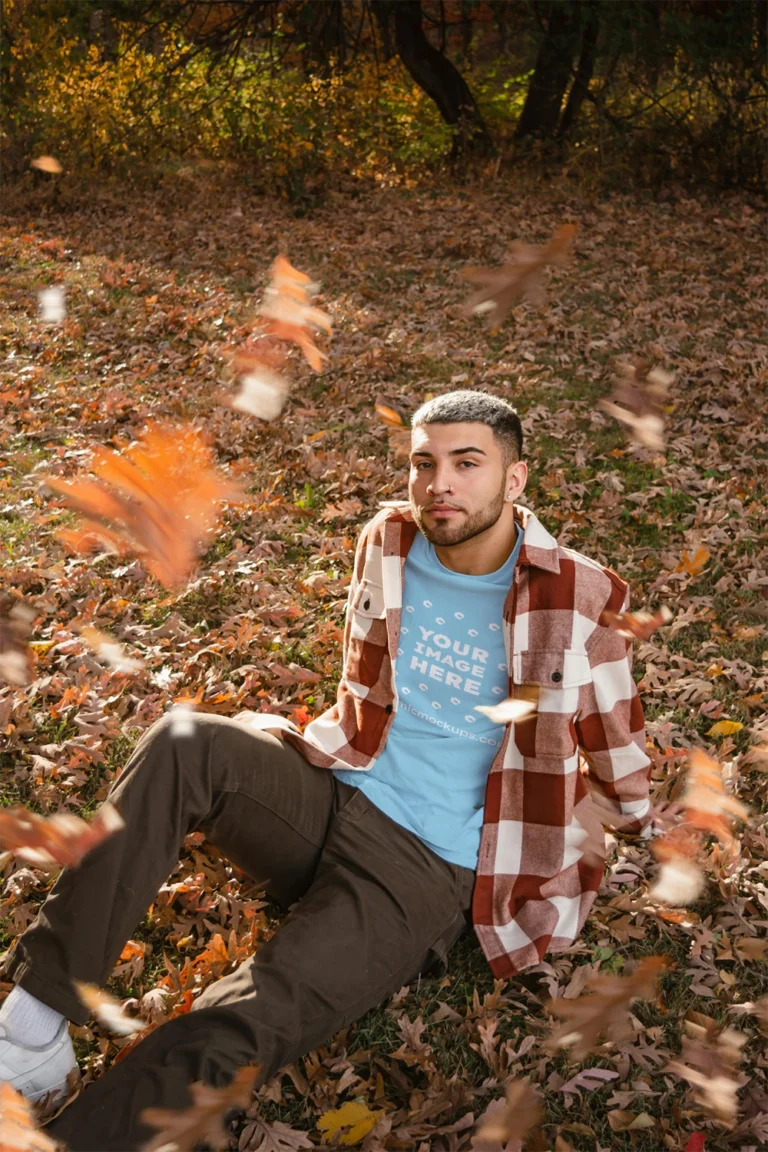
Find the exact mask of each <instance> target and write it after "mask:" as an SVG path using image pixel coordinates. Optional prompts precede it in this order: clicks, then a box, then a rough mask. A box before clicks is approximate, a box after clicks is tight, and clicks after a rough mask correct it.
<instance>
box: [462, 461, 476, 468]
mask: <svg viewBox="0 0 768 1152" xmlns="http://www.w3.org/2000/svg"><path fill="white" fill-rule="evenodd" d="M461 463H462V464H468V465H469V467H470V468H477V464H475V462H474V460H462V461H461Z"/></svg>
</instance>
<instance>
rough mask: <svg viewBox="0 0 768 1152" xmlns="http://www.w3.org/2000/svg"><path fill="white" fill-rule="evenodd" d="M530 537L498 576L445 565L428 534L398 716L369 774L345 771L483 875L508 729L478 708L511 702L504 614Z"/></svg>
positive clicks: (404, 647)
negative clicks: (497, 761) (494, 786)
mask: <svg viewBox="0 0 768 1152" xmlns="http://www.w3.org/2000/svg"><path fill="white" fill-rule="evenodd" d="M522 540H523V534H522V532H520V531H518V533H517V540H516V542H515V547H514V549H513V551H512V554H511V555H510V557H509V559H508V560H507V561H506V562H505V563H504V564H503V565H502V567H501V568H499V569H498V570H497V571H496V572H490V573H488V574H487V575H485V576H466V575H464V574H463V573H460V572H452V571H451V570H450V569H449V568H446V567H444V565H443V564H441V563H440V561H439V559H438V558H437V555H436V553H435V549H434V547H433V545H432V544H430V543H429V541H428V540H427V539H426V537H425V536H423V535H422V533H421V532H419V533H418V534H417V535H416V538H415V540H414V542H413V544H412V545H411V548H410V551H409V552H408V555H407V556H406V559H405V584H404V588H403V612H402V618H401V627H400V647H399V648H398V651H397V664H396V673H395V683H396V688H397V697H398V704H397V711H396V713H395V716H394V719H393V721H392V726H391V728H390V730H389V735H388V737H387V741H386V744H385V745H384V749H383V751H382V753H381V755H380V756H379V758H378V760H377V761H376V762H375V764H374V765H373V767H372V768H370V769H368V771H363V772H361V771H358V772H354V771H347V770H346V769H344V770H343V771H342V770H340V771H338V773H337V774H338V776H339V778H340V779H341V780H343V781H344V782H345V783H347V784H352V785H353V786H355V787H357V788H361V789H362V791H363V792H364V793H365V794H366V796H367V797H368V798H369V800H371V802H372V803H373V804H375V805H376V806H377V808H380V809H381V810H382V811H383V812H386V814H387V815H388V816H390V817H391V818H392V819H393V820H396V821H397V823H398V824H401V825H402V826H403V827H404V828H408V829H409V830H410V831H411V832H414V833H415V834H416V835H417V836H418V837H420V839H421V840H423V841H424V843H425V844H427V845H428V847H429V848H431V849H432V850H433V851H434V852H436V853H437V854H438V855H439V856H442V857H443V858H444V859H446V860H448V861H450V862H451V863H452V864H460V865H462V866H463V867H464V868H472V869H475V868H476V867H477V855H478V852H479V850H480V832H481V830H482V826H483V809H484V805H485V784H486V780H487V777H488V770H489V769H490V766H491V764H492V762H493V759H494V757H495V755H496V753H497V752H498V750H499V748H500V747H501V742H502V739H503V736H504V725H503V724H494V723H492V722H491V721H490V720H489V719H488V718H487V717H486V716H484V715H483V714H482V712H475V710H474V709H475V705H477V704H496V703H498V702H499V701H501V700H504V699H505V698H506V697H507V695H508V691H507V689H508V675H507V660H506V654H505V651H504V637H503V632H502V609H503V606H504V601H505V599H506V596H507V593H508V592H509V589H510V585H511V584H512V575H513V572H514V568H515V564H516V562H517V556H518V553H519V551H520V546H521V544H522Z"/></svg>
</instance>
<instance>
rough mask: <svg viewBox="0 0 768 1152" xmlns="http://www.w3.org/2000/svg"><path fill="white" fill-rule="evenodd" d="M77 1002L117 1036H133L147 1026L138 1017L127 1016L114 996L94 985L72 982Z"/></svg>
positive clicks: (80, 981)
mask: <svg viewBox="0 0 768 1152" xmlns="http://www.w3.org/2000/svg"><path fill="white" fill-rule="evenodd" d="M72 984H73V987H74V989H75V992H76V993H77V995H78V998H79V1000H80V1001H81V1002H82V1003H83V1004H84V1005H85V1006H86V1008H88V1009H89V1010H90V1011H91V1012H92V1013H93V1014H94V1016H95V1017H96V1019H97V1020H98V1021H99V1023H100V1024H103V1026H104V1027H105V1028H106V1029H107V1030H108V1031H109V1032H115V1033H117V1035H119V1036H133V1035H134V1033H136V1032H143V1031H144V1029H145V1028H146V1026H147V1024H146V1021H145V1020H141V1019H140V1018H139V1017H135V1016H127V1015H126V1014H125V1012H123V1009H122V1007H121V1005H120V1002H119V1001H118V1000H115V998H114V996H110V995H109V993H108V992H104V991H103V989H101V988H99V987H98V985H96V984H86V983H84V982H83V981H82V980H73V981H72Z"/></svg>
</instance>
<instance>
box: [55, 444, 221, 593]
mask: <svg viewBox="0 0 768 1152" xmlns="http://www.w3.org/2000/svg"><path fill="white" fill-rule="evenodd" d="M91 471H92V472H94V473H95V474H96V476H98V477H99V481H100V482H98V483H97V482H96V481H93V480H87V479H79V480H59V479H57V478H55V477H47V478H46V483H47V484H48V486H49V487H50V488H52V489H53V490H54V491H55V492H59V493H61V495H63V496H64V498H65V499H66V501H67V503H68V504H69V506H70V507H71V508H74V509H75V510H76V511H77V512H79V513H80V515H81V516H82V517H83V519H84V524H83V526H82V527H79V528H77V529H75V530H69V531H66V532H62V533H61V534H60V536H61V538H62V539H63V540H64V542H65V543H67V544H69V545H70V546H71V547H72V548H73V549H74V550H75V551H92V550H93V549H94V548H96V547H99V546H102V545H104V544H106V545H107V546H108V547H110V548H113V549H115V550H117V551H118V552H125V551H129V550H130V551H134V552H137V553H138V554H139V556H140V557H141V559H142V561H143V563H145V564H146V566H147V567H148V568H149V570H150V571H151V572H152V573H153V574H154V575H155V576H156V577H157V579H158V580H159V581H160V583H161V584H165V585H166V587H174V586H178V585H179V584H181V583H183V582H184V581H185V580H186V579H187V578H188V576H189V575H190V573H191V571H192V568H193V567H194V564H195V560H196V557H197V553H198V550H199V548H200V546H201V545H202V543H203V541H204V539H205V537H206V535H207V533H208V532H209V530H210V529H211V528H212V527H213V526H214V525H215V523H216V520H217V518H218V507H217V505H218V504H219V502H220V501H222V500H234V499H236V498H237V497H238V496H239V492H238V489H237V488H236V487H235V485H234V484H233V483H232V482H231V481H229V480H227V479H226V478H225V477H224V476H222V475H221V474H220V473H219V472H217V471H216V470H215V469H214V467H213V458H212V454H211V451H210V449H209V448H208V446H207V445H206V443H205V441H204V439H203V436H202V434H201V433H200V432H199V431H197V430H196V429H195V428H193V427H192V426H191V425H181V426H178V427H168V426H163V425H159V424H152V425H150V427H149V428H148V430H147V432H146V433H145V435H144V437H143V438H142V439H141V440H139V441H137V442H136V443H134V444H132V445H131V446H130V447H129V448H128V449H127V450H126V452H125V453H124V455H119V454H118V453H117V452H113V451H111V450H110V449H108V448H97V449H96V451H95V452H94V454H93V462H92V464H91Z"/></svg>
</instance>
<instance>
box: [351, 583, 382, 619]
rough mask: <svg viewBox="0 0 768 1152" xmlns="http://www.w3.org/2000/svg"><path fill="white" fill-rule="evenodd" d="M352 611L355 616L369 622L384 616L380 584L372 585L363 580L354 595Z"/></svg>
mask: <svg viewBox="0 0 768 1152" xmlns="http://www.w3.org/2000/svg"><path fill="white" fill-rule="evenodd" d="M352 611H353V612H354V613H355V615H356V616H365V617H367V618H368V619H370V620H381V619H382V617H383V616H385V615H386V611H387V610H386V607H385V605H384V589H383V588H382V587H381V585H380V584H372V583H371V582H370V580H363V581H362V582H361V584H360V587H359V588H358V590H357V593H356V594H355V599H354V601H353V603H352Z"/></svg>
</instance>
